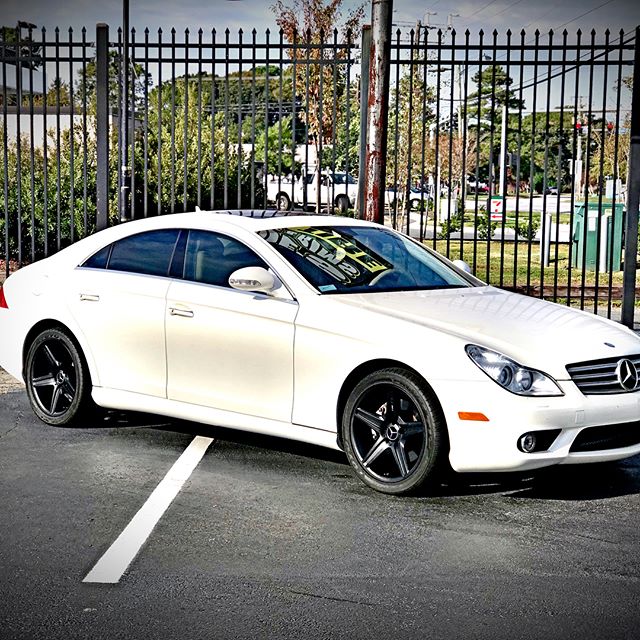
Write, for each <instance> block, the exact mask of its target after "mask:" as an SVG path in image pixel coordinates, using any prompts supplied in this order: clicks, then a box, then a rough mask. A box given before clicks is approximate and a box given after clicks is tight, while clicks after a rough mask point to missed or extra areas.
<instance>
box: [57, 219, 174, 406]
mask: <svg viewBox="0 0 640 640" xmlns="http://www.w3.org/2000/svg"><path fill="white" fill-rule="evenodd" d="M178 233H179V231H178V230H175V229H160V230H153V231H147V232H144V233H139V234H135V235H132V236H128V237H126V238H123V239H121V240H118V241H116V242H114V243H113V244H111V245H108V246H106V247H104V248H103V249H102V250H100V251H98V252H97V253H96V254H94V255H93V256H92V257H91V258H89V259H88V260H87V261H86V262H85V263H84V264H83V265H81V266H80V267H79V268H77V269H75V270H74V272H73V273H72V276H71V283H70V284H71V286H70V287H69V288H68V289H67V290H68V292H69V293H68V304H69V307H70V309H71V312H72V314H73V315H74V317H75V319H76V321H77V322H78V324H79V326H80V328H81V330H82V332H83V333H84V336H85V338H86V341H87V344H88V345H89V347H90V349H91V355H92V356H93V359H94V361H95V363H96V366H97V370H98V376H99V385H100V386H102V387H107V388H111V389H119V390H125V391H133V392H135V393H142V394H147V395H152V396H158V397H165V395H166V350H165V336H164V314H165V308H166V296H167V290H168V288H169V279H168V277H167V275H168V271H169V267H170V262H171V258H172V255H173V252H174V247H175V245H176V240H177V238H178Z"/></svg>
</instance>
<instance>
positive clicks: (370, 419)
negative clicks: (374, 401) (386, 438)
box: [356, 407, 385, 435]
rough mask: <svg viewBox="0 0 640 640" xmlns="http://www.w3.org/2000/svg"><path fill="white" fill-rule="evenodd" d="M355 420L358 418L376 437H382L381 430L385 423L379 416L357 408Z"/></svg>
mask: <svg viewBox="0 0 640 640" xmlns="http://www.w3.org/2000/svg"><path fill="white" fill-rule="evenodd" d="M356 418H360V420H362V422H364V423H365V424H366V425H367V426H368V427H371V428H372V429H373V430H374V431H375V432H376V433H377V434H378V435H382V428H383V426H384V422H385V421H384V419H383V418H381V417H380V416H378V415H376V414H375V413H371V412H369V411H365V410H364V409H362V408H360V407H358V408H357V409H356Z"/></svg>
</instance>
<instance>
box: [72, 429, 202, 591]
mask: <svg viewBox="0 0 640 640" xmlns="http://www.w3.org/2000/svg"><path fill="white" fill-rule="evenodd" d="M212 442H213V438H204V437H202V436H196V437H195V438H194V439H193V440H192V441H191V444H190V445H189V446H188V447H187V448H186V449H185V450H184V453H183V454H182V455H181V456H180V457H179V458H178V459H177V460H176V462H175V464H174V465H173V467H171V469H169V472H168V473H167V475H166V476H165V477H164V478H163V479H162V481H161V482H160V484H159V485H158V486H157V487H156V488H155V489H154V491H153V493H152V494H151V495H150V496H149V498H148V499H147V501H146V502H145V503H144V504H143V505H142V507H141V508H140V510H139V511H138V513H136V515H135V516H134V517H133V520H131V522H130V523H129V524H128V525H127V526H126V527H125V528H124V530H123V531H122V533H121V534H120V535H119V536H118V538H117V539H116V541H115V542H114V543H113V544H112V545H111V546H110V547H109V548H108V549H107V551H106V552H105V554H104V555H103V556H102V557H101V558H100V560H98V562H97V563H96V565H95V566H94V567H93V569H91V571H89V573H88V574H87V575H86V577H85V579H84V580H83V581H82V582H101V583H116V582H119V581H120V578H121V577H122V574H123V573H124V572H125V571H126V570H127V567H128V566H129V565H130V564H131V562H132V561H133V559H134V558H135V557H136V555H138V552H139V551H140V549H141V547H142V545H143V544H144V543H145V541H146V539H147V538H148V537H149V535H150V533H151V531H153V528H154V527H155V526H156V524H157V523H158V521H159V520H160V518H161V517H162V514H163V513H164V512H165V511H166V510H167V508H168V507H169V505H170V504H171V502H172V501H173V499H174V498H175V497H176V496H177V495H178V492H179V491H180V489H181V488H182V485H183V484H184V483H185V482H186V481H187V479H188V478H189V476H190V475H191V473H192V472H193V470H194V469H195V468H196V467H197V466H198V463H199V462H200V460H201V459H202V456H204V454H205V452H206V451H207V449H208V448H209V445H210V444H211V443H212Z"/></svg>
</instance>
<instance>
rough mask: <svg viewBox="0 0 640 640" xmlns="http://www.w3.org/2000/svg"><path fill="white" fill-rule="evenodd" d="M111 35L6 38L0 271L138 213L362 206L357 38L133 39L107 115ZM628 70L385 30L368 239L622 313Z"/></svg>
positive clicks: (566, 43) (117, 68)
mask: <svg viewBox="0 0 640 640" xmlns="http://www.w3.org/2000/svg"><path fill="white" fill-rule="evenodd" d="M112 35H115V36H116V37H115V41H111V39H110V37H109V31H108V27H106V26H105V25H99V26H98V28H97V29H96V32H95V39H92V40H88V39H87V37H88V34H87V32H86V31H85V30H82V32H81V33H80V35H79V36H78V34H76V33H74V32H72V31H69V32H67V33H65V34H61V33H60V32H59V31H58V30H56V31H55V32H54V33H53V37H51V34H49V33H47V32H46V31H45V30H44V29H43V30H38V31H37V32H36V31H33V30H30V29H20V28H18V29H17V30H16V31H15V33H14V34H13V36H11V34H9V35H7V33H5V34H3V36H4V37H3V40H2V42H0V65H1V68H2V74H3V82H2V88H1V92H0V99H1V100H2V118H3V119H2V122H1V123H0V125H1V126H2V140H3V143H2V145H0V146H2V154H3V155H2V169H1V179H2V183H3V185H2V192H1V194H0V197H2V198H3V200H4V215H3V216H2V217H0V230H1V231H2V238H3V249H4V250H3V253H0V258H4V261H5V264H4V269H3V270H4V272H5V273H7V274H8V273H9V271H10V270H11V269H12V268H17V267H18V266H20V265H22V264H24V263H28V262H31V261H33V260H37V259H39V258H40V257H43V256H46V255H49V254H51V253H53V252H55V251H57V250H59V249H60V248H61V247H63V246H65V245H67V244H69V243H71V242H74V241H75V240H76V239H78V238H80V237H82V236H84V235H86V234H89V233H92V232H93V231H94V230H96V229H99V228H102V227H104V226H106V225H107V224H115V223H117V222H118V221H119V220H127V219H131V218H134V217H135V218H138V217H144V216H150V215H159V214H163V213H169V212H174V211H185V210H192V209H194V208H195V207H196V206H198V207H200V208H203V209H209V208H236V207H258V208H262V207H269V206H279V207H296V208H305V209H309V208H317V209H321V210H334V211H338V212H340V213H343V214H346V215H354V211H356V212H357V211H358V210H359V208H358V203H357V202H356V193H357V178H358V175H359V166H360V162H361V157H360V153H361V142H362V137H361V107H362V106H363V105H362V100H361V97H360V88H361V87H360V77H361V75H362V72H361V64H362V56H361V37H360V34H345V35H343V34H339V33H338V32H337V31H336V32H333V33H331V34H326V35H322V34H312V33H305V34H293V35H292V37H291V38H290V39H289V40H287V39H286V38H285V36H284V34H283V33H281V32H278V33H276V34H272V33H270V32H269V31H266V32H265V33H263V34H258V33H257V32H256V30H253V31H252V32H251V33H249V34H245V33H243V32H242V31H241V32H239V33H238V34H233V36H232V34H231V33H230V32H229V31H225V32H223V33H219V32H216V31H215V30H213V31H208V32H204V31H202V30H200V31H198V32H197V33H196V34H191V33H190V32H188V31H187V32H185V33H182V34H177V33H176V32H175V31H174V30H172V31H171V32H170V33H169V34H164V33H163V32H162V31H158V32H156V33H153V34H152V33H150V32H149V31H148V30H145V31H144V33H142V34H139V33H137V32H136V31H135V30H132V31H131V34H130V36H129V39H128V52H129V59H130V63H129V65H128V71H129V78H128V80H129V82H128V86H129V92H128V95H127V96H126V99H125V100H123V95H122V87H123V83H122V82H121V79H122V77H123V64H122V60H123V55H122V53H123V47H124V46H125V43H124V42H123V34H122V32H121V31H118V32H117V33H115V34H112ZM10 36H11V37H10ZM93 36H94V34H93V33H91V36H90V37H91V38H93ZM634 56H636V60H637V56H638V52H637V38H636V32H635V31H634V32H631V33H624V32H620V33H616V34H610V33H609V32H606V33H604V34H602V35H601V36H598V35H597V34H595V33H590V34H582V33H580V32H578V33H577V34H568V33H567V32H563V33H562V34H553V33H548V34H544V35H542V34H540V33H538V32H536V33H534V34H533V35H531V36H528V35H527V34H525V33H524V32H522V33H520V34H517V35H514V34H511V33H510V32H507V33H506V34H504V35H499V34H498V33H492V34H483V33H482V32H481V33H479V34H478V35H477V36H475V37H473V38H472V36H471V34H470V33H468V32H466V33H464V34H462V35H459V34H457V33H456V32H455V31H453V30H452V31H438V32H433V31H429V30H428V29H425V28H424V27H421V26H420V25H417V27H416V29H414V30H412V31H410V32H408V33H401V32H397V33H396V34H394V40H393V43H392V47H391V92H390V96H389V130H388V156H387V185H385V186H386V201H387V204H388V207H387V220H386V222H387V223H388V224H390V225H393V226H395V227H398V228H401V229H402V230H404V231H406V232H407V233H409V234H411V235H413V236H414V237H416V238H420V239H421V240H423V241H425V242H427V243H428V244H429V245H431V246H434V247H435V248H436V249H437V250H438V251H440V252H442V253H444V254H445V255H447V256H448V257H450V258H452V259H455V258H462V259H464V260H466V261H467V262H468V263H469V264H470V265H471V267H472V269H473V271H474V272H475V273H476V274H477V275H478V276H479V277H481V278H482V279H484V280H486V281H488V282H490V283H491V284H495V285H498V286H502V287H506V288H510V289H514V290H518V291H522V292H524V293H527V294H529V295H536V296H541V297H545V298H548V299H552V300H555V301H559V302H562V303H565V304H571V305H577V306H579V307H580V308H585V309H590V310H593V311H596V312H599V313H605V314H606V315H608V316H609V317H615V318H617V317H618V316H619V313H620V312H619V308H620V305H621V301H622V294H623V291H624V290H626V292H627V297H626V300H627V303H628V301H629V299H631V305H632V307H631V312H632V313H633V300H634V297H635V286H636V261H635V259H632V258H631V254H632V255H633V257H634V258H635V255H636V252H637V230H636V232H635V238H631V237H630V236H629V233H628V229H627V226H628V222H629V220H630V219H635V221H636V223H637V208H636V210H635V211H634V210H633V209H632V215H631V216H629V215H628V212H627V207H626V203H627V199H628V196H629V195H633V193H635V191H637V190H638V188H640V185H638V184H637V182H638V181H637V180H635V174H638V173H640V167H636V169H635V174H634V172H633V171H631V172H630V168H629V167H630V161H629V157H630V153H631V152H630V149H631V144H630V142H631V127H632V124H633V122H636V121H637V120H638V118H640V104H638V100H637V99H636V101H635V102H634V104H633V107H634V109H635V111H633V113H632V90H631V84H632V82H631V76H632V74H633V71H634ZM636 67H637V63H636ZM636 73H638V71H637V69H636ZM365 112H366V110H365ZM121 123H126V127H121V126H120V124H121ZM636 126H637V125H636ZM125 144H126V145H127V148H126V153H124V145H125ZM125 158H126V160H127V162H126V163H124V164H125V165H126V166H125V167H124V169H123V166H122V165H123V160H124V159H125ZM634 180H635V182H634ZM634 185H635V186H634ZM634 189H635V191H634ZM630 192H632V193H631V194H630ZM636 202H637V194H636ZM356 215H357V214H356ZM631 221H632V222H633V220H631ZM632 227H633V225H632ZM625 230H627V233H626V234H625ZM631 240H633V242H631ZM625 251H626V252H627V254H630V255H626V254H625ZM632 263H633V264H632ZM630 295H631V297H630ZM632 318H633V316H632Z"/></svg>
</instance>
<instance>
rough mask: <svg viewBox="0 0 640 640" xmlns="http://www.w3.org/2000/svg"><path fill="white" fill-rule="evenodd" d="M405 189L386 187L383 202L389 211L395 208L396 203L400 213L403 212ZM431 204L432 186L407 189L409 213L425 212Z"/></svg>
mask: <svg viewBox="0 0 640 640" xmlns="http://www.w3.org/2000/svg"><path fill="white" fill-rule="evenodd" d="M406 197H407V196H406V189H400V190H398V189H397V188H396V187H393V186H391V187H387V189H386V192H385V201H386V204H387V205H388V206H389V208H390V209H395V208H396V203H397V206H398V209H399V210H400V211H404V210H405V204H404V203H405V202H406ZM432 203H433V186H427V187H425V188H423V189H420V187H416V186H413V187H411V188H410V189H409V207H410V209H411V211H421V210H422V211H426V210H427V209H428V208H429V206H431V205H432Z"/></svg>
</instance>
